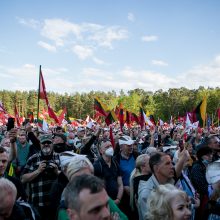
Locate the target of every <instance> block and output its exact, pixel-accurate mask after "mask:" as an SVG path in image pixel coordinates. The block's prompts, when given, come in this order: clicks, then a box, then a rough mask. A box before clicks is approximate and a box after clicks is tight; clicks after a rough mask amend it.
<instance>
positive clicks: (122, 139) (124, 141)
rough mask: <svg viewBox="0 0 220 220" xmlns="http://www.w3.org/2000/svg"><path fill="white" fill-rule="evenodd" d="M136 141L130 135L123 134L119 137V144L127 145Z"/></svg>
mask: <svg viewBox="0 0 220 220" xmlns="http://www.w3.org/2000/svg"><path fill="white" fill-rule="evenodd" d="M133 143H134V141H133V140H132V139H131V137H130V136H127V135H123V136H122V137H120V138H119V145H122V144H127V145H132V144H133Z"/></svg>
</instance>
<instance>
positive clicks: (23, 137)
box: [18, 135, 27, 144]
mask: <svg viewBox="0 0 220 220" xmlns="http://www.w3.org/2000/svg"><path fill="white" fill-rule="evenodd" d="M18 139H19V142H20V143H21V144H25V143H26V142H27V138H26V136H24V135H21V136H19V138H18Z"/></svg>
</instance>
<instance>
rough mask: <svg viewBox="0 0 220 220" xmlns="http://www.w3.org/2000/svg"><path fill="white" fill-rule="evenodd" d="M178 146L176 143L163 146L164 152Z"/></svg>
mask: <svg viewBox="0 0 220 220" xmlns="http://www.w3.org/2000/svg"><path fill="white" fill-rule="evenodd" d="M176 148H177V146H174V145H170V146H164V147H163V152H166V151H167V150H169V149H176Z"/></svg>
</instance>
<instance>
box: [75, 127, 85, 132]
mask: <svg viewBox="0 0 220 220" xmlns="http://www.w3.org/2000/svg"><path fill="white" fill-rule="evenodd" d="M80 131H85V128H84V127H78V128H77V132H80Z"/></svg>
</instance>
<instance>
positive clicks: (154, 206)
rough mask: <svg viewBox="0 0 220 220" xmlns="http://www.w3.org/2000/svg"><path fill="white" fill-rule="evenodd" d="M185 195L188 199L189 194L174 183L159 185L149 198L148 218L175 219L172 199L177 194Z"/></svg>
mask: <svg viewBox="0 0 220 220" xmlns="http://www.w3.org/2000/svg"><path fill="white" fill-rule="evenodd" d="M178 195H179V196H181V197H183V198H184V199H185V200H186V201H187V200H188V197H187V194H186V193H185V192H184V191H182V190H179V189H177V188H176V187H175V186H174V185H171V184H165V185H159V186H158V187H157V188H156V189H155V190H153V191H151V194H150V196H149V198H148V200H147V210H148V213H147V219H150V220H170V219H173V211H172V208H171V206H170V201H171V199H172V198H174V197H176V196H178Z"/></svg>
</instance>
